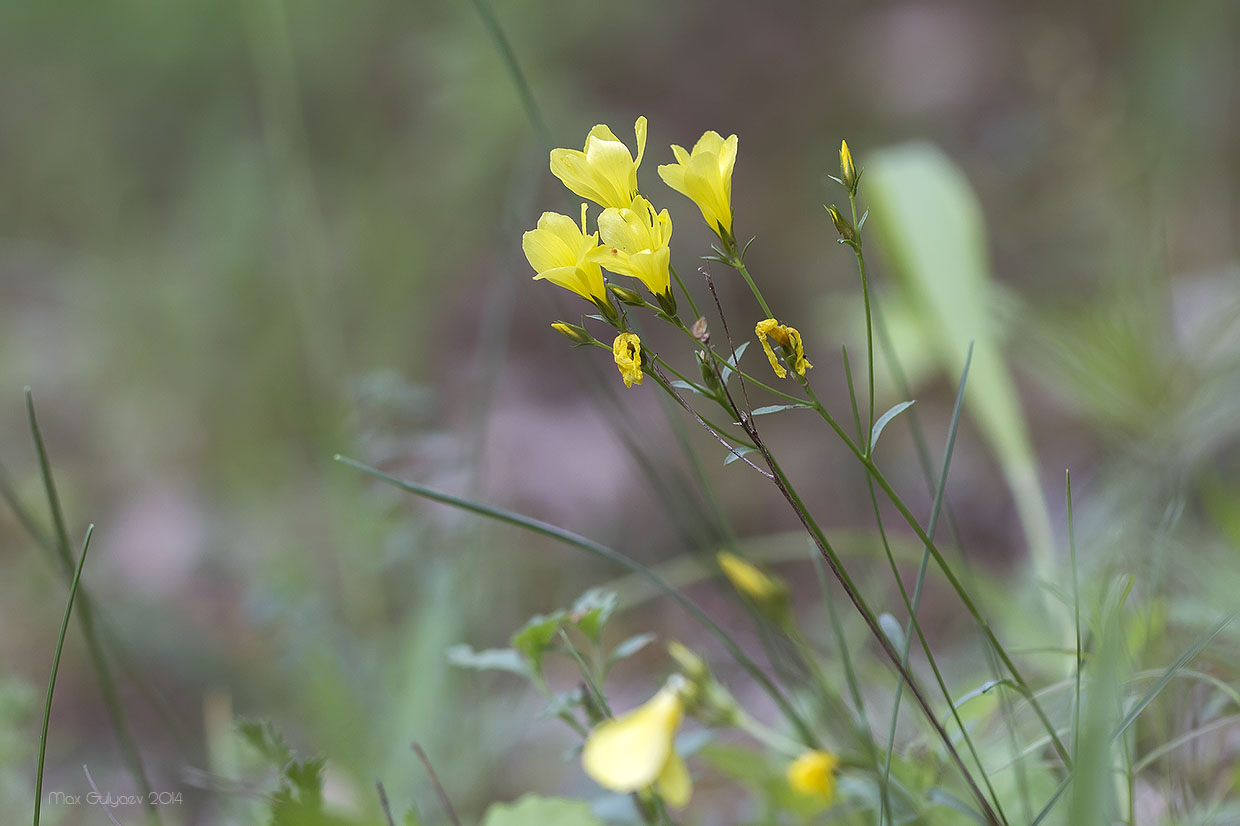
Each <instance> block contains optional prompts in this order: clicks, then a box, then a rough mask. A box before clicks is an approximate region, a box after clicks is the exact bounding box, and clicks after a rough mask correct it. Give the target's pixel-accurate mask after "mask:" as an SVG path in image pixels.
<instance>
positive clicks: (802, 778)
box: [787, 751, 840, 803]
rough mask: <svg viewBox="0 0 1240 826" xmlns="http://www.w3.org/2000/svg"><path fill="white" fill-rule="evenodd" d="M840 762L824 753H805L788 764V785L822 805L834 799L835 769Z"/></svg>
mask: <svg viewBox="0 0 1240 826" xmlns="http://www.w3.org/2000/svg"><path fill="white" fill-rule="evenodd" d="M839 764H840V761H839V758H837V757H836V756H835V755H834V754H831V753H830V752H826V751H807V752H805V753H804V754H802V755H801V756H800V757H798V758H797V759H796V760H793V761H792V762H791V763H789V764H788V772H787V774H788V785H789V786H791V787H792V788H793V790H795V791H797V792H799V793H800V794H803V795H805V796H807V797H816V798H818V799H819V800H821V801H822V802H823V803H830V802H831V801H832V800H833V799H834V798H835V769H836V768H837V767H838V766H839Z"/></svg>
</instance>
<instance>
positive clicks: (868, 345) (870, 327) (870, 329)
mask: <svg viewBox="0 0 1240 826" xmlns="http://www.w3.org/2000/svg"><path fill="white" fill-rule="evenodd" d="M848 205H849V206H850V207H852V221H853V226H854V227H856V226H857V196H856V195H855V194H854V193H853V191H852V190H851V189H850V190H849V191H848ZM852 248H853V252H854V253H855V254H856V256H857V270H858V271H859V272H860V273H861V298H862V302H863V303H864V304H865V356H866V358H865V361H866V367H867V368H868V370H869V389H870V407H869V417H870V418H869V427H868V428H867V429H866V433H870V432H872V431H873V430H874V323H873V321H872V318H871V312H870V282H869V279H868V278H866V274H865V253H863V252H862V251H861V230H860V228H858V229H857V240H856V241H855V242H853V244H852ZM863 438H864V437H863ZM865 444H866V447H865V452H866V455H867V456H868V455H869V454H870V444H869V442H868V441H867V442H866V443H865Z"/></svg>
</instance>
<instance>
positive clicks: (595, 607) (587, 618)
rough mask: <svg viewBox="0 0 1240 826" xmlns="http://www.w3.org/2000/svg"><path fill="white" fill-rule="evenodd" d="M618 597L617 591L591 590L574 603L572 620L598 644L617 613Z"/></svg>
mask: <svg viewBox="0 0 1240 826" xmlns="http://www.w3.org/2000/svg"><path fill="white" fill-rule="evenodd" d="M617 601H618V600H617V597H616V592H615V591H608V590H606V589H603V588H591V589H590V590H588V591H586V592H585V593H584V594H582V595H581V596H580V597H578V598H577V601H576V602H574V603H573V608H572V620H573V622H574V623H575V624H576V625H577V628H579V629H580V630H581V633H583V634H585V635H586V636H587V637H589V638H590V639H592V640H594V642H596V643H597V642H598V641H599V638H600V637H602V634H603V626H604V625H606V624H607V620H608V619H610V618H611V615H612V614H613V613H615V611H616V604H617Z"/></svg>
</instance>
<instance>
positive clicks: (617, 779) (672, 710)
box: [581, 675, 693, 809]
mask: <svg viewBox="0 0 1240 826" xmlns="http://www.w3.org/2000/svg"><path fill="white" fill-rule="evenodd" d="M683 685H684V678H683V677H680V675H674V676H673V677H671V678H669V679H668V681H667V683H666V684H665V685H664V686H663V688H662V689H660V690H659V693H658V694H655V695H654V697H652V698H650V699H649V700H647V701H646V703H644V704H643V705H641V706H638V707H637V708H635V709H633V710H632V711H630V712H628V713H627V714H622V715H620V716H619V717H617V718H615V719H614V720H607V721H606V722H604V723H601V724H599V726H598V727H597V728H595V729H594V731H592V732H590V736H589V737H588V738H586V745H585V749H584V750H583V751H582V752H581V764H582V766H583V767H584V768H585V770H586V774H588V775H590V777H591V778H593V780H594V782H596V783H598V784H599V785H600V786H602V787H603V788H605V789H610V790H611V791H613V792H623V793H628V792H637V791H641V790H643V789H647V788H649V787H650V786H654V787H655V790H656V791H658V793H659V794H660V796H662V798H663V800H664V801H666V802H667V804H668V805H669V806H674V807H675V808H678V809H679V808H681V807H683V806H684V805H685V804H687V803H688V802H689V797H690V795H692V793H693V782H692V781H691V780H690V778H689V769H688V768H687V767H686V766H685V762H684V760H682V759H681V758H680V755H678V754H676V748H675V742H674V740H675V737H676V729H677V728H678V727H679V726H680V723H681V720H683V719H684V714H685V709H684V701H683V700H682V699H681V690H682V688H683Z"/></svg>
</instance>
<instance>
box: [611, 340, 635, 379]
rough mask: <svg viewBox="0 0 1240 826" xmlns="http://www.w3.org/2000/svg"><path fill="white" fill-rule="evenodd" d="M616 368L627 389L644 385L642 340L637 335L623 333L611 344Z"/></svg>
mask: <svg viewBox="0 0 1240 826" xmlns="http://www.w3.org/2000/svg"><path fill="white" fill-rule="evenodd" d="M611 352H612V354H613V355H614V356H615V358H616V367H618V368H619V369H620V376H621V377H622V378H623V379H624V386H625V387H632V386H633V385H635V384H641V383H642V340H641V339H640V338H638V337H637V335H636V334H635V333H621V334H620V335H618V336H616V340H615V341H613V342H612V344H611Z"/></svg>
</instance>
